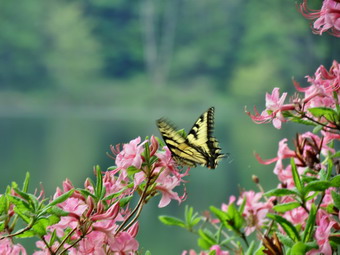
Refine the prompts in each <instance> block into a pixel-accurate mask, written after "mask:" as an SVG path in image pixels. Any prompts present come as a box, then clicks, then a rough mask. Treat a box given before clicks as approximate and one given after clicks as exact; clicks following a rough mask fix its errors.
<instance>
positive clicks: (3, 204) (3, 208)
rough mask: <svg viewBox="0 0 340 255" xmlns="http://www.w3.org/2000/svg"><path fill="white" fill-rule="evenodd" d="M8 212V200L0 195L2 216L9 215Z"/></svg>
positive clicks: (3, 195) (0, 213)
mask: <svg viewBox="0 0 340 255" xmlns="http://www.w3.org/2000/svg"><path fill="white" fill-rule="evenodd" d="M7 211H8V200H7V196H6V195H5V194H2V195H0V215H2V214H3V213H7Z"/></svg>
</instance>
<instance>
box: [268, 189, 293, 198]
mask: <svg viewBox="0 0 340 255" xmlns="http://www.w3.org/2000/svg"><path fill="white" fill-rule="evenodd" d="M289 195H296V196H298V195H299V193H297V192H296V191H294V190H291V189H272V190H269V191H267V192H266V193H264V196H266V197H282V196H289Z"/></svg>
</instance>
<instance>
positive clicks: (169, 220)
mask: <svg viewBox="0 0 340 255" xmlns="http://www.w3.org/2000/svg"><path fill="white" fill-rule="evenodd" d="M158 219H159V220H160V221H161V222H162V223H163V224H165V225H170V226H179V227H182V228H184V227H185V223H184V222H183V221H182V220H181V219H178V218H175V217H171V216H165V215H161V216H158Z"/></svg>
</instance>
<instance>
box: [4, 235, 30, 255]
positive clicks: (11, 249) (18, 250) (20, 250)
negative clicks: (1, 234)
mask: <svg viewBox="0 0 340 255" xmlns="http://www.w3.org/2000/svg"><path fill="white" fill-rule="evenodd" d="M7 254H11V255H12V254H13V255H26V254H27V253H26V250H25V248H24V247H23V246H22V245H21V244H14V243H13V242H12V241H11V239H9V238H4V239H2V240H0V255H7Z"/></svg>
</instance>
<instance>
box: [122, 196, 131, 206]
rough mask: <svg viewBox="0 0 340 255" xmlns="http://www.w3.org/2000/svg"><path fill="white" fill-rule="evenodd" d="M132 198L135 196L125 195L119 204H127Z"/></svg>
mask: <svg viewBox="0 0 340 255" xmlns="http://www.w3.org/2000/svg"><path fill="white" fill-rule="evenodd" d="M132 198H133V196H127V197H123V198H122V199H120V200H119V206H120V207H124V206H125V205H127V204H128V203H129V202H130V201H131V199H132Z"/></svg>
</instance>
